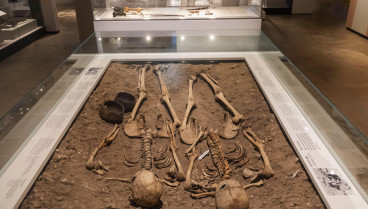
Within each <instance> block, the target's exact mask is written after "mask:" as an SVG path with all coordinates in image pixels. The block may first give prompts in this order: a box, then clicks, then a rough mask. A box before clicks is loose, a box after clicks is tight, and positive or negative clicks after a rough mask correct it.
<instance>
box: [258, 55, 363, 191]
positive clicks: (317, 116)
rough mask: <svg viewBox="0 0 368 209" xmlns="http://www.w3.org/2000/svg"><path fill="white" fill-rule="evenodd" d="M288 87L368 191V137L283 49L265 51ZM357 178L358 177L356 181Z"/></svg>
mask: <svg viewBox="0 0 368 209" xmlns="http://www.w3.org/2000/svg"><path fill="white" fill-rule="evenodd" d="M261 56H262V58H263V60H264V61H265V62H266V63H267V64H268V66H269V67H270V69H271V70H272V72H273V73H274V74H275V76H276V77H277V78H278V79H279V81H280V83H281V84H282V85H283V86H284V88H285V89H286V91H287V92H288V94H289V96H290V97H291V98H292V99H293V101H294V103H295V104H296V105H297V106H298V107H299V109H300V110H301V112H302V113H303V114H304V116H305V118H306V119H307V120H308V121H309V122H310V124H311V125H312V127H313V128H314V130H315V131H316V132H317V134H318V135H319V137H320V138H321V139H322V141H323V143H324V144H325V145H326V147H327V148H328V149H329V150H330V152H331V153H332V154H333V155H334V157H335V158H336V159H337V162H338V163H339V164H340V166H341V167H342V168H343V169H344V170H345V172H346V174H347V175H348V176H349V177H350V179H351V180H352V181H353V183H355V185H356V186H357V188H358V189H359V186H360V187H361V188H360V192H361V193H362V195H363V196H364V197H365V198H367V193H368V146H367V145H368V139H367V138H366V137H365V136H364V135H363V134H362V133H361V132H360V131H359V130H358V129H356V128H355V127H354V125H353V124H352V123H350V122H349V120H348V119H347V118H346V117H345V116H344V115H343V114H342V113H341V112H340V111H339V110H338V109H336V107H335V106H334V105H333V104H332V103H331V102H330V101H329V100H328V99H327V98H326V97H325V96H324V95H323V94H322V93H321V92H320V91H319V90H318V89H317V87H315V86H314V84H312V83H311V82H310V81H309V80H308V78H306V77H305V76H304V75H303V74H302V73H301V72H300V71H299V70H298V69H297V68H296V67H295V66H294V65H293V64H292V63H291V62H290V60H289V59H288V58H286V57H285V56H284V55H283V54H282V53H281V52H280V51H278V52H262V53H261ZM354 179H355V180H354Z"/></svg>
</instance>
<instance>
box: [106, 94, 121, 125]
mask: <svg viewBox="0 0 368 209" xmlns="http://www.w3.org/2000/svg"><path fill="white" fill-rule="evenodd" d="M123 114H124V107H123V106H122V105H121V104H120V103H119V102H116V101H113V100H108V101H106V102H104V104H103V105H101V106H100V116H101V118H102V119H104V120H106V121H107V122H109V123H121V122H122V121H123Z"/></svg>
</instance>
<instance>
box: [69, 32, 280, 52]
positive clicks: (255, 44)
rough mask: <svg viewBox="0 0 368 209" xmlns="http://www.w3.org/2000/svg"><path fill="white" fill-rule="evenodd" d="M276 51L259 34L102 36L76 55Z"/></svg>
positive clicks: (208, 33) (91, 41) (161, 33)
mask: <svg viewBox="0 0 368 209" xmlns="http://www.w3.org/2000/svg"><path fill="white" fill-rule="evenodd" d="M260 50H262V51H275V50H277V48H276V47H275V46H274V45H273V44H272V42H271V41H270V40H269V39H268V38H267V37H266V36H265V35H264V34H263V33H261V31H260V30H212V31H144V32H142V31H136V32H135V31H129V32H99V37H96V36H95V35H93V36H91V37H90V38H89V39H88V40H87V41H86V43H85V44H83V45H82V46H81V47H80V48H79V49H78V50H77V51H76V53H78V54H89V53H158V52H167V53H169V52H171V53H175V52H245V51H260Z"/></svg>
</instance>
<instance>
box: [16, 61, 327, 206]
mask: <svg viewBox="0 0 368 209" xmlns="http://www.w3.org/2000/svg"><path fill="white" fill-rule="evenodd" d="M212 65H214V67H213V68H212V69H211V70H210V72H209V74H210V75H211V76H212V77H214V78H215V79H216V80H217V81H218V82H219V85H220V86H221V88H222V89H223V91H224V94H225V96H226V98H227V99H228V100H229V101H230V103H231V104H232V105H233V106H234V107H235V109H237V110H238V111H239V112H240V113H242V114H244V115H245V117H246V123H247V126H249V127H251V128H252V130H253V131H254V132H255V133H256V134H257V136H258V137H259V138H261V139H264V140H265V151H266V153H267V154H268V156H269V158H270V162H271V165H272V168H273V170H274V172H275V175H274V177H272V178H270V179H268V180H265V184H264V185H263V186H262V187H253V188H250V189H248V190H247V193H248V196H249V201H250V208H324V207H325V206H324V204H323V203H322V202H321V199H320V198H319V196H318V194H317V193H316V190H315V189H314V187H313V185H312V184H311V181H310V179H309V177H308V176H307V175H306V172H305V170H304V169H303V167H302V165H301V163H300V161H299V160H298V158H297V156H296V155H295V153H294V151H293V149H292V148H291V147H290V144H289V142H288V139H287V138H285V135H284V134H283V132H282V130H281V127H280V125H279V123H278V122H277V120H276V118H275V115H274V114H273V113H272V110H271V109H270V107H269V106H268V104H267V102H266V100H265V98H264V96H263V95H262V93H261V92H260V90H259V88H258V86H257V84H256V82H255V80H254V78H253V76H252V75H251V73H250V72H249V70H248V68H247V66H246V64H245V63H244V62H223V63H217V64H212ZM204 67H208V66H206V65H200V64H186V63H172V64H169V68H168V70H167V71H166V72H165V73H164V74H163V76H164V80H165V82H166V85H167V87H168V90H169V93H170V96H171V102H172V104H173V106H174V108H175V110H176V112H177V115H178V116H179V118H180V119H181V120H182V119H183V117H184V113H185V107H186V103H187V97H188V82H187V78H188V77H189V75H191V74H194V73H198V72H200V71H201V70H202V69H203V68H204ZM135 68H136V65H135V64H121V63H112V64H111V65H110V67H109V68H108V70H107V71H106V73H105V75H104V77H103V78H102V80H101V82H100V84H99V85H98V86H97V87H96V89H95V91H94V92H93V93H92V95H91V96H90V98H89V99H88V101H87V103H86V104H85V106H84V108H83V109H82V111H81V112H80V113H79V116H78V117H77V119H76V120H75V122H74V123H73V125H72V127H71V128H70V129H69V131H68V133H67V134H66V135H65V137H64V139H63V140H62V141H61V143H60V145H59V147H58V148H57V149H56V151H55V153H54V155H53V156H52V157H51V159H50V161H49V163H48V165H47V166H46V167H45V169H44V171H43V172H42V174H41V175H40V176H39V178H38V180H37V181H36V183H35V185H34V187H33V189H32V190H31V191H30V193H29V194H28V196H27V197H26V198H25V200H24V201H23V203H22V205H21V208H136V206H134V205H132V204H131V203H130V201H129V195H130V190H129V188H130V184H129V183H122V182H118V181H107V180H106V179H105V178H106V177H120V178H131V177H133V176H134V174H135V173H136V172H137V171H139V170H140V165H137V166H135V167H127V166H126V165H124V154H126V155H127V157H128V158H129V159H139V157H140V139H138V138H129V137H127V136H126V135H125V134H124V132H123V131H120V133H119V134H118V136H117V138H116V139H115V140H114V141H113V142H112V144H111V145H110V146H108V147H105V148H103V149H101V150H100V151H99V153H98V154H97V157H96V159H95V160H101V161H102V162H103V164H104V165H105V166H108V167H109V171H108V172H107V173H106V174H105V175H103V176H101V175H97V174H95V173H93V172H91V171H90V170H87V169H86V167H85V163H86V161H87V159H88V156H89V155H90V153H91V152H92V150H93V149H94V148H95V147H96V146H97V145H98V144H99V143H100V141H101V140H102V139H103V138H104V137H105V136H106V135H107V134H108V133H109V132H110V131H111V130H112V128H113V126H114V125H113V124H109V123H107V122H105V121H104V120H102V119H101V118H100V116H99V114H98V110H99V105H100V104H102V103H103V102H104V101H105V100H110V99H114V97H115V95H116V94H117V93H118V92H120V91H127V92H131V93H133V94H136V93H137V82H138V73H137V70H135ZM146 89H147V92H148V99H147V100H145V101H144V103H143V105H142V106H141V108H140V109H139V113H141V114H144V115H145V117H146V124H147V125H148V126H149V127H151V128H155V121H156V118H157V115H158V114H163V115H164V117H166V118H167V119H169V118H170V115H169V113H168V111H167V109H166V108H165V106H164V105H163V104H161V102H160V98H161V96H160V94H161V91H160V86H159V81H158V78H157V76H156V75H155V74H154V73H153V71H152V68H151V70H149V71H148V72H147V73H146ZM193 91H194V93H193V94H194V98H195V100H196V101H197V108H196V109H194V110H193V111H192V113H191V116H192V117H194V118H196V119H197V120H198V121H199V123H200V125H201V126H202V127H205V128H208V129H220V128H221V127H222V122H223V115H224V113H225V112H226V110H225V109H224V108H223V106H222V105H221V104H220V103H219V102H217V101H215V99H214V94H213V92H212V90H211V88H210V86H209V85H208V84H207V83H206V82H205V81H204V80H202V79H201V78H198V79H197V82H196V83H195V84H194V90H193ZM129 116H130V114H125V119H127V118H129ZM176 140H177V144H178V146H179V151H178V156H179V158H180V161H181V164H182V165H183V168H184V170H185V172H186V170H187V168H188V165H189V160H188V159H187V158H186V157H185V155H184V151H185V150H186V149H187V148H188V147H189V146H188V145H184V144H183V143H181V142H180V137H179V134H177V136H176ZM235 142H238V143H240V144H241V145H242V146H244V147H245V148H246V149H247V153H248V154H247V157H248V158H249V162H248V163H247V164H246V167H247V168H250V169H254V170H260V169H262V168H263V162H262V158H261V156H260V154H259V153H258V151H256V150H255V149H254V146H253V145H252V144H251V143H250V142H249V141H248V140H247V139H246V138H245V137H244V136H243V135H242V134H241V133H239V134H238V136H237V137H236V138H235V139H233V140H222V143H223V145H224V150H225V151H226V150H230V149H233V148H234V147H235V145H234V144H235ZM168 144H169V140H168V139H154V141H153V145H152V146H153V150H154V151H155V150H158V149H159V148H161V147H162V146H165V145H168ZM207 149H208V147H207V143H206V140H203V141H202V142H201V143H200V144H199V145H198V146H197V151H200V152H201V153H202V152H204V151H205V150H207ZM170 156H171V154H170ZM205 162H207V164H209V165H213V162H212V159H211V157H210V155H208V156H207V157H205V158H204V159H203V160H201V161H199V160H197V161H196V162H195V165H194V169H193V173H192V177H193V179H195V180H196V181H199V182H201V181H202V177H201V175H202V174H201V172H202V169H203V168H204V163H205ZM231 167H232V169H233V172H232V177H231V178H233V179H236V180H238V181H239V182H240V183H241V184H242V185H247V184H249V180H248V179H244V178H243V177H242V171H243V169H244V166H243V167H241V168H237V169H235V167H234V166H233V165H231ZM298 170H299V172H298V174H297V175H296V177H295V178H293V174H294V173H296V172H297V171H298ZM167 171H168V168H164V169H160V170H159V169H156V168H154V169H153V172H155V173H156V174H157V175H158V176H159V177H161V178H163V177H165V176H166V172H167ZM220 181H221V180H220V179H219V178H218V179H217V180H216V182H217V183H218V182H220ZM161 200H162V205H161V207H162V208H182V209H189V208H193V209H194V208H215V199H214V198H212V197H208V198H203V199H192V198H191V197H190V194H189V193H188V192H186V191H185V190H184V188H183V183H182V184H181V185H180V186H179V187H176V188H173V187H169V186H166V185H165V187H164V193H163V195H162V197H161Z"/></svg>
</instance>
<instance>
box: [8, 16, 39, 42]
mask: <svg viewBox="0 0 368 209" xmlns="http://www.w3.org/2000/svg"><path fill="white" fill-rule="evenodd" d="M37 27H38V25H37V20H35V19H26V20H25V21H23V22H19V23H18V24H17V25H16V26H15V27H11V28H3V29H1V36H2V38H3V39H4V40H14V39H17V38H19V37H20V36H23V35H25V34H27V33H29V32H30V31H32V30H34V29H36V28H37Z"/></svg>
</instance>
